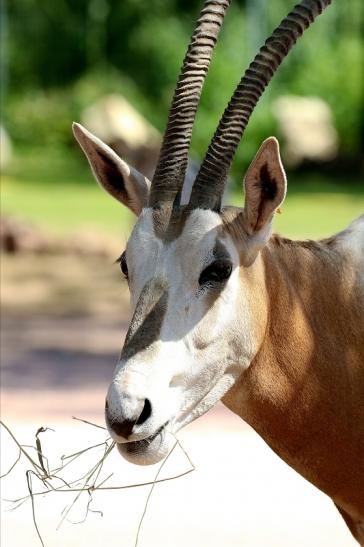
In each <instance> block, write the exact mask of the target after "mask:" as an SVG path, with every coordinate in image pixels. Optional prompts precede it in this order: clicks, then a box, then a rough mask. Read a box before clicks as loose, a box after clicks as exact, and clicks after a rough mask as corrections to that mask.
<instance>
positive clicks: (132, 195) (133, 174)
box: [72, 123, 150, 215]
mask: <svg viewBox="0 0 364 547" xmlns="http://www.w3.org/2000/svg"><path fill="white" fill-rule="evenodd" d="M72 129H73V134H74V136H75V137H76V140H77V141H78V143H79V145H80V146H81V148H82V150H83V151H84V153H85V156H86V158H87V159H88V161H89V164H90V166H91V169H92V171H93V173H94V175H95V177H96V180H97V181H98V182H99V183H100V185H101V186H102V187H103V188H104V190H106V192H108V193H109V194H111V195H112V196H113V197H114V198H115V199H117V200H118V201H121V203H123V204H124V205H126V206H127V207H128V208H129V209H130V210H131V211H133V213H135V214H136V215H139V214H140V212H141V210H142V209H143V207H145V206H146V205H147V202H148V195H149V189H150V181H149V180H148V179H147V178H146V177H144V176H143V175H142V174H141V173H139V171H137V170H136V169H133V168H132V167H129V165H128V164H127V163H125V161H123V160H122V159H120V158H119V156H118V155H117V154H116V153H115V152H114V151H113V150H112V149H111V148H110V147H109V146H107V145H106V144H105V143H103V142H102V141H101V140H100V139H98V138H97V137H95V135H92V133H90V132H89V131H87V129H85V128H84V127H83V126H82V125H80V124H79V123H73V125H72Z"/></svg>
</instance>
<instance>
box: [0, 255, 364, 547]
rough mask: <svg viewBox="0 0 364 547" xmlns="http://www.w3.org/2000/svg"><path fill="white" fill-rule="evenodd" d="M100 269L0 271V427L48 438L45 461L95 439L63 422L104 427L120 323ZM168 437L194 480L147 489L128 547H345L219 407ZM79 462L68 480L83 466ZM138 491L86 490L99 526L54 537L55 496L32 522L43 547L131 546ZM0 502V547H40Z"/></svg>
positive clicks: (11, 488) (95, 262)
mask: <svg viewBox="0 0 364 547" xmlns="http://www.w3.org/2000/svg"><path fill="white" fill-rule="evenodd" d="M112 262H113V261H112V260H111V259H110V260H109V259H107V258H103V259H100V258H96V257H87V256H80V257H75V256H46V255H44V256H37V257H35V256H33V255H18V256H3V257H2V260H1V269H2V283H1V289H2V321H1V330H2V332H1V337H2V338H1V362H2V377H1V380H2V381H1V385H2V398H1V406H2V419H3V420H4V422H6V423H7V425H8V426H10V428H11V429H12V431H13V432H14V434H15V435H16V437H17V438H18V439H19V440H21V442H22V443H25V444H29V443H34V433H35V431H36V430H37V428H38V427H40V426H49V427H52V428H54V429H55V433H53V432H48V433H46V434H45V437H44V439H45V441H44V442H45V446H46V449H47V454H48V455H49V456H50V457H51V458H53V459H55V460H56V459H57V458H58V459H59V456H60V455H61V454H64V453H65V452H68V453H70V452H72V450H79V449H80V447H81V448H82V447H84V446H86V445H88V444H90V443H94V442H97V439H98V435H104V433H103V432H101V433H99V432H98V431H96V430H95V429H92V428H90V427H88V426H86V425H85V424H80V423H79V422H75V421H73V420H72V419H71V417H72V416H78V417H81V418H84V419H87V420H91V421H93V422H95V423H98V424H102V423H103V405H104V397H105V393H106V388H107V385H108V382H109V381H110V378H111V375H112V371H113V368H114V365H115V363H116V360H117V357H118V354H119V351H120V349H121V347H122V342H123V338H124V336H125V333H126V329H127V324H128V317H129V307H128V295H127V290H126V284H125V283H124V282H123V281H122V278H121V275H120V273H119V271H118V266H117V265H114V264H113V263H112ZM1 437H2V446H1V451H2V472H5V471H7V469H9V467H10V465H11V463H12V461H14V457H16V453H17V451H16V448H15V445H14V443H13V442H12V441H11V439H10V438H9V436H8V435H7V433H6V432H4V431H2V432H1ZM180 439H181V441H182V443H183V445H184V447H185V449H186V450H187V451H188V453H189V455H190V457H191V458H192V460H193V461H194V463H195V466H196V470H195V471H194V472H193V473H191V474H190V475H187V476H186V477H183V478H181V479H178V480H175V481H171V482H167V483H164V484H163V485H157V486H156V488H155V490H154V492H153V496H152V498H151V500H150V504H149V506H148V511H147V513H146V516H145V520H144V522H143V528H142V530H141V534H140V538H139V543H138V545H139V547H154V546H165V547H180V546H181V547H182V546H186V545H189V546H191V547H204V546H209V547H211V546H212V547H215V546H216V547H218V546H219V547H220V546H227V547H230V546H231V547H234V546H248V547H293V546H294V547H297V546H298V547H300V546H301V547H350V546H355V545H356V543H355V542H354V541H353V540H352V539H351V536H350V534H349V533H348V531H347V530H346V527H345V525H344V523H343V521H342V520H341V517H340V516H339V515H338V513H337V512H336V510H335V508H334V506H333V504H332V502H331V501H330V500H329V499H328V498H327V497H326V496H324V495H323V494H322V493H321V492H319V491H318V490H316V489H315V488H314V487H313V486H311V485H310V484H308V483H307V482H306V481H305V480H304V479H302V478H301V477H300V476H298V475H297V474H296V473H295V472H294V471H292V470H291V469H290V468H289V467H288V466H286V465H285V464H284V463H283V462H282V461H281V460H280V459H278V458H277V457H276V456H275V455H274V454H273V453H272V452H271V451H270V450H269V449H268V448H267V446H266V445H265V443H264V442H263V441H262V440H261V439H260V438H259V437H258V436H257V435H256V434H255V432H254V431H253V430H252V429H251V428H249V426H247V425H246V424H244V423H243V422H242V421H241V420H239V419H238V418H237V417H235V416H233V415H232V414H231V413H229V412H228V411H227V410H225V409H224V408H223V407H222V406H221V405H218V406H217V407H216V409H214V410H213V411H212V412H210V413H208V414H207V415H206V416H205V417H203V418H201V419H199V420H198V421H197V422H195V423H193V424H191V426H189V427H188V428H186V430H184V431H182V432H181V434H180ZM173 456H174V455H173ZM79 465H80V469H79V470H78V471H77V470H75V473H77V472H80V473H81V471H82V469H83V466H85V465H87V463H85V462H84V461H82V462H80V463H79ZM186 467H188V462H186V459H185V458H184V456H183V454H177V455H176V456H175V457H173V458H171V462H168V468H166V469H165V470H164V471H163V473H164V474H165V476H170V475H172V474H174V473H178V472H181V471H183V470H185V469H186ZM26 468H27V467H26V464H25V463H24V464H20V465H19V466H18V467H16V468H15V469H14V471H13V472H12V473H11V474H10V475H9V476H8V477H6V478H5V479H4V480H3V482H2V493H1V497H2V500H4V499H5V498H6V499H9V498H10V499H14V498H15V497H18V496H20V495H21V493H22V492H24V491H25V492H26V483H25V476H24V472H25V469H26ZM104 473H105V474H106V475H107V474H108V473H114V475H113V477H112V481H114V482H113V484H131V483H134V482H138V483H139V482H143V481H146V480H152V479H153V477H154V475H155V473H156V467H155V466H154V467H152V468H150V467H148V468H140V467H137V466H134V465H131V464H128V463H127V462H125V461H123V460H122V459H121V458H120V456H119V455H118V454H117V453H116V452H115V453H112V454H111V456H110V459H109V461H108V464H107V469H105V471H104ZM106 475H105V476H106ZM148 492H149V488H147V487H141V488H134V489H126V490H116V491H113V492H105V493H99V494H97V497H95V498H94V501H93V502H92V507H93V509H94V510H101V511H102V512H103V517H101V516H100V514H99V513H90V514H89V517H88V518H87V520H86V521H85V522H84V523H83V524H78V525H75V524H72V523H71V522H70V521H67V522H65V524H64V525H63V526H62V527H61V529H60V530H59V531H56V526H57V520H58V521H59V519H60V515H61V512H62V509H63V508H64V506H65V504H66V503H68V501H66V499H65V498H63V497H62V496H65V497H66V495H63V494H59V495H58V494H51V495H50V496H45V497H44V498H42V497H39V498H38V499H37V508H36V511H37V522H38V524H39V527H40V529H41V532H42V536H43V538H44V541H45V545H46V546H47V547H55V546H61V545H62V546H64V545H70V546H76V547H82V546H86V545H87V547H96V546H97V547H98V546H100V547H103V546H104V545H112V546H119V545H120V546H123V547H124V546H125V547H133V546H134V545H135V539H136V531H137V527H138V523H139V521H140V518H141V516H142V513H143V508H144V505H145V501H146V497H147V495H148ZM67 496H68V494H67ZM60 498H62V499H60ZM86 498H87V494H86ZM82 503H83V505H82V504H81V505H80V507H79V508H76V509H75V512H76V514H75V515H72V520H73V521H78V520H82V518H83V516H82V515H83V514H84V510H85V507H86V505H87V499H85V500H84V501H83V502H82ZM1 505H2V522H3V526H2V527H1V538H2V541H1V545H3V546H4V547H23V546H25V545H26V546H27V547H32V546H33V545H34V546H36V545H40V543H39V540H38V538H37V536H36V533H35V530H34V526H33V523H32V513H31V506H30V504H29V503H27V504H24V505H23V506H22V507H20V508H19V509H17V510H15V511H13V512H6V509H7V507H8V503H6V502H4V501H2V504H1Z"/></svg>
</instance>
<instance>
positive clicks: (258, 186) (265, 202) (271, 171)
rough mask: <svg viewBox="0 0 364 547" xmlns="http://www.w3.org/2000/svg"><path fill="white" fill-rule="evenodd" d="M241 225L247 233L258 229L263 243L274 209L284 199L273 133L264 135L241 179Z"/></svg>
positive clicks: (284, 182)
mask: <svg viewBox="0 0 364 547" xmlns="http://www.w3.org/2000/svg"><path fill="white" fill-rule="evenodd" d="M244 186H245V206H244V227H245V229H246V231H247V233H248V235H254V234H258V233H260V234H261V235H262V238H263V240H265V241H264V242H263V241H262V243H263V245H264V244H265V243H266V241H267V240H268V238H269V236H270V232H271V223H272V219H273V216H274V213H275V212H276V210H277V209H278V207H279V206H280V205H281V204H282V203H283V201H284V198H285V195H286V189H287V182H286V174H285V172H284V169H283V165H282V162H281V158H280V155H279V144H278V141H277V139H276V138H275V137H269V138H268V139H266V140H265V141H264V142H263V144H262V145H261V147H260V148H259V150H258V153H257V155H256V156H255V158H254V160H253V161H252V163H251V164H250V166H249V169H248V171H247V173H246V175H245V179H244Z"/></svg>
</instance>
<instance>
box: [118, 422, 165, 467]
mask: <svg viewBox="0 0 364 547" xmlns="http://www.w3.org/2000/svg"><path fill="white" fill-rule="evenodd" d="M166 425H167V423H165V424H164V425H162V426H161V427H160V428H159V429H157V431H156V432H155V433H153V435H150V436H149V437H145V439H140V440H138V441H128V442H126V443H117V447H118V450H119V453H120V454H121V455H122V456H123V458H125V459H126V460H127V461H129V462H131V463H135V464H137V465H151V464H153V463H157V462H159V461H161V460H162V459H163V458H165V457H166V456H167V454H168V451H169V446H170V440H169V437H171V436H170V435H167V430H166Z"/></svg>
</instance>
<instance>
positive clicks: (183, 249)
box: [109, 209, 256, 463]
mask: <svg viewBox="0 0 364 547" xmlns="http://www.w3.org/2000/svg"><path fill="white" fill-rule="evenodd" d="M217 248H219V249H222V252H223V257H225V256H226V257H227V258H226V260H227V259H229V261H230V262H231V263H232V272H231V275H230V277H229V278H228V279H227V280H226V281H223V282H221V283H219V282H216V283H211V284H210V285H206V286H201V285H200V284H199V278H200V275H201V272H202V271H203V270H205V268H206V267H207V266H209V265H211V264H212V263H213V262H214V261H215V260H216V259H217V257H216V256H215V255H214V252H215V253H216V252H217V251H216V249H217ZM126 260H127V263H128V270H129V279H130V290H131V302H132V308H133V310H134V309H135V307H136V306H137V303H138V300H139V297H140V295H141V293H142V291H143V288H144V287H145V285H146V283H148V282H150V281H151V280H153V279H154V280H155V279H157V280H160V282H161V283H162V284H163V286H164V285H165V287H166V291H167V294H168V299H167V306H166V308H165V309H163V312H161V313H163V314H164V316H163V320H162V323H161V326H160V330H159V334H158V336H157V337H156V339H155V340H154V341H153V342H152V343H151V344H149V345H148V346H147V347H145V348H143V349H142V350H141V351H139V352H137V353H135V354H134V355H132V357H131V358H129V359H128V360H127V361H120V363H118V365H117V367H116V370H115V374H114V379H113V383H112V387H110V391H109V399H110V400H109V408H110V407H112V409H113V412H114V414H115V415H117V408H118V405H119V406H120V405H121V404H123V405H124V406H125V405H129V408H126V409H125V408H123V409H122V411H123V414H124V416H125V415H127V416H132V414H133V412H134V414H135V412H136V410H135V409H136V408H137V401H140V400H144V399H148V400H149V401H150V403H151V414H150V417H148V419H147V420H146V421H144V422H143V423H140V424H137V423H136V424H135V426H134V427H133V430H132V433H131V434H130V435H129V436H128V438H127V439H124V438H122V437H120V436H117V435H115V434H113V436H114V438H115V439H116V440H117V441H118V442H119V443H124V444H123V445H122V446H123V448H121V447H119V449H120V450H121V451H122V453H123V454H124V455H125V456H126V457H127V458H129V459H131V460H132V461H135V462H136V463H151V462H152V461H153V462H154V461H156V457H157V456H158V458H160V457H162V456H163V455H165V451H166V450H168V448H169V446H170V443H171V441H172V440H173V434H174V433H175V432H176V431H178V429H180V428H181V427H183V426H184V425H186V424H187V423H189V422H190V421H192V420H194V419H195V418H197V417H198V416H200V415H201V414H203V413H205V412H207V411H208V410H209V409H210V408H211V407H212V406H214V405H215V404H216V403H217V402H218V401H219V400H220V399H221V397H222V396H223V395H224V394H225V393H226V392H227V391H228V389H229V388H230V387H231V386H232V385H233V383H234V382H235V381H236V379H237V378H238V376H239V375H240V374H241V372H242V371H243V370H244V369H245V368H247V367H248V366H249V363H250V362H251V360H252V358H253V356H254V354H255V352H256V343H255V341H254V340H253V339H252V336H251V334H250V328H249V325H250V316H249V313H250V312H249V309H248V306H245V308H246V309H245V311H244V313H243V314H240V315H238V313H237V310H238V308H241V307H243V309H244V300H245V299H244V287H242V284H241V281H240V277H239V266H240V264H239V255H238V251H237V249H236V247H235V245H234V243H233V240H232V238H231V236H230V235H229V234H227V233H226V232H225V231H224V229H223V226H222V220H221V218H220V216H219V215H218V214H217V213H215V212H212V211H205V210H200V209H197V210H194V211H192V212H191V214H190V215H189V216H188V218H187V220H186V222H185V225H184V227H183V229H182V232H181V234H180V235H179V236H178V237H177V238H176V239H174V240H172V241H170V242H164V241H162V240H161V239H159V238H158V237H156V236H155V234H154V228H153V217H152V211H151V210H150V209H144V210H143V212H142V214H141V216H140V218H139V220H138V223H137V225H136V227H135V228H134V230H133V232H132V235H131V237H130V240H129V242H128V245H127V250H126ZM246 302H247V300H246ZM138 308H139V304H138ZM237 317H239V319H238V320H237ZM136 336H137V334H136ZM139 404H140V403H139ZM128 412H129V414H128ZM130 419H131V418H130ZM164 426H165V429H167V430H168V431H169V432H171V433H172V435H167V434H166V433H165V429H164V430H163V431H162V433H160V434H158V435H157V437H155V438H154V437H153V435H154V434H155V433H156V432H158V431H159V430H160V428H163V427H164ZM148 438H149V441H150V442H149V441H148V443H147V442H145V443H144V444H142V445H141V444H140V442H142V440H143V439H146V440H148ZM125 441H128V442H125ZM130 441H134V443H132V444H130ZM135 441H137V442H136V444H135ZM138 442H139V444H138ZM135 447H136V448H138V450H134V448H135Z"/></svg>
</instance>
